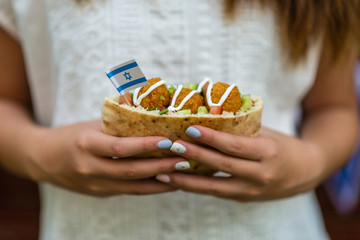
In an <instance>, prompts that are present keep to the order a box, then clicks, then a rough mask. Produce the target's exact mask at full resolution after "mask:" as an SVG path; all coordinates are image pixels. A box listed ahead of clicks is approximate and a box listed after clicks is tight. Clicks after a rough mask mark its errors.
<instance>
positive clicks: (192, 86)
mask: <svg viewBox="0 0 360 240" xmlns="http://www.w3.org/2000/svg"><path fill="white" fill-rule="evenodd" d="M198 86H199V84H196V83H185V84H184V88H189V89H191V90H197V88H198Z"/></svg>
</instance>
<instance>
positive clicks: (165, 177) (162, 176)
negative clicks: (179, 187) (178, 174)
mask: <svg viewBox="0 0 360 240" xmlns="http://www.w3.org/2000/svg"><path fill="white" fill-rule="evenodd" d="M155 178H156V180H158V181H160V182H163V183H169V182H170V177H169V175H166V174H159V175H156V177H155Z"/></svg>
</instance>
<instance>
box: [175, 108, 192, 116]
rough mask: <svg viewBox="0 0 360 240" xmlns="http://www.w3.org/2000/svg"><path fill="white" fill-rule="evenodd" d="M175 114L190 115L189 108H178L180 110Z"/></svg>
mask: <svg viewBox="0 0 360 240" xmlns="http://www.w3.org/2000/svg"><path fill="white" fill-rule="evenodd" d="M176 114H179V115H191V110H190V109H185V110H180V111H177V112H176Z"/></svg>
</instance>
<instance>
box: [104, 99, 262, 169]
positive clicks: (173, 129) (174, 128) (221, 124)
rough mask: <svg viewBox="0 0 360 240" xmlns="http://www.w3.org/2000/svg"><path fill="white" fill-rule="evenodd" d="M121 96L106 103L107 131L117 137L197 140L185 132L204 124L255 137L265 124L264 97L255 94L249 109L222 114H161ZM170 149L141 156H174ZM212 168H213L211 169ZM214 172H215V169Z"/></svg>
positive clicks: (193, 164) (192, 163) (192, 167)
mask: <svg viewBox="0 0 360 240" xmlns="http://www.w3.org/2000/svg"><path fill="white" fill-rule="evenodd" d="M118 98H119V96H118V95H115V96H111V97H106V98H105V99H104V102H103V106H102V127H103V131H104V133H106V134H109V135H113V136H117V137H144V136H164V137H167V138H169V139H170V140H171V141H173V142H174V141H176V140H178V139H181V140H184V141H187V142H191V143H196V144H200V143H198V142H196V141H195V140H193V139H192V138H190V137H189V136H187V135H186V133H185V131H186V129H187V128H188V127H190V126H192V125H202V126H205V127H209V128H212V129H215V130H218V131H222V132H227V133H231V134H234V135H239V136H247V137H255V136H257V135H258V131H259V129H260V126H261V114H262V109H263V101H262V100H261V98H260V97H252V100H253V101H254V106H253V107H252V108H251V109H250V110H249V111H247V112H246V113H244V112H239V113H237V114H233V113H226V112H225V113H223V114H222V115H211V114H203V115H198V114H193V115H177V114H171V113H170V114H165V115H159V111H157V110H156V111H146V110H145V109H143V108H142V107H132V106H128V105H126V104H119V103H118ZM173 155H174V153H173V152H171V151H169V150H162V151H156V152H151V153H147V154H143V155H139V156H138V157H166V156H173ZM194 171H195V172H196V173H200V174H207V173H209V168H207V167H205V166H203V165H199V164H195V162H194V161H191V169H190V170H187V172H194ZM211 171H212V170H211ZM212 172H213V171H212Z"/></svg>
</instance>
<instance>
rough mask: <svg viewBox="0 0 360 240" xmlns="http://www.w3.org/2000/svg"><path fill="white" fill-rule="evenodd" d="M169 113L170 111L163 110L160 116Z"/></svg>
mask: <svg viewBox="0 0 360 240" xmlns="http://www.w3.org/2000/svg"><path fill="white" fill-rule="evenodd" d="M168 111H169V110H167V109H165V110H162V111H161V112H160V115H163V114H165V113H167V112H168Z"/></svg>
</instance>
